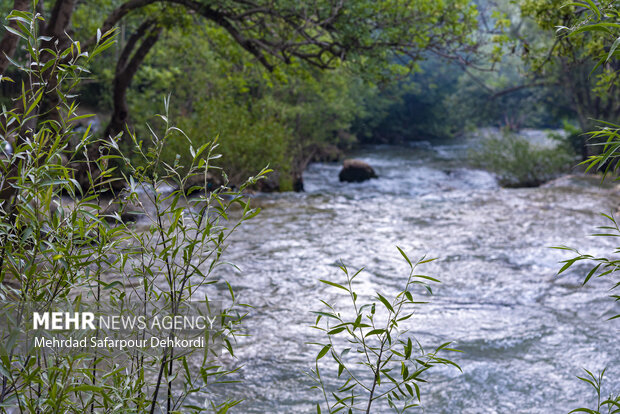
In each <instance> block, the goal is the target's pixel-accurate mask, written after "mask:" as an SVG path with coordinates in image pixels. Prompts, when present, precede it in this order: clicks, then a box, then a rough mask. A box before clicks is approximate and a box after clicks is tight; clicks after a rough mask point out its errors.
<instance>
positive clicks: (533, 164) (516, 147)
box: [469, 131, 575, 187]
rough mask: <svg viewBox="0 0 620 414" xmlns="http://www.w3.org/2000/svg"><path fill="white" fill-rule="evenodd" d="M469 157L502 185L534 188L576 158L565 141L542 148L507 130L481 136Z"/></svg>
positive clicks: (566, 167)
mask: <svg viewBox="0 0 620 414" xmlns="http://www.w3.org/2000/svg"><path fill="white" fill-rule="evenodd" d="M469 157H470V160H471V162H472V164H473V165H474V166H476V167H479V168H485V169H487V170H489V171H492V172H494V173H495V174H497V175H498V180H499V183H500V184H501V185H502V186H504V187H536V186H538V185H540V184H542V183H544V182H546V181H548V180H550V179H552V178H554V177H556V176H557V175H559V174H561V173H563V172H565V171H567V170H568V169H569V168H570V167H571V166H572V163H573V162H574V160H575V154H574V152H573V151H572V148H571V147H570V145H569V144H568V143H567V142H564V140H560V141H559V142H558V143H557V145H556V146H554V147H541V146H539V145H535V144H533V143H531V142H530V141H528V140H527V139H526V138H524V137H522V136H519V135H517V134H515V133H512V132H509V131H506V132H503V133H502V134H501V135H498V136H494V135H490V136H486V137H484V138H482V140H481V142H480V145H479V147H478V148H477V149H475V150H472V151H471V152H470V155H469Z"/></svg>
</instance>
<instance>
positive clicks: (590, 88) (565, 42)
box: [522, 0, 620, 131]
mask: <svg viewBox="0 0 620 414" xmlns="http://www.w3.org/2000/svg"><path fill="white" fill-rule="evenodd" d="M607 3H612V2H609V1H607V2H605V1H604V2H601V5H602V9H603V10H605V9H607V7H608V6H607V5H606V4H607ZM587 11H588V7H587V5H586V3H578V2H574V3H570V4H568V5H565V2H564V1H561V0H553V1H541V0H526V1H524V2H523V3H522V12H523V13H524V14H525V15H526V16H529V17H531V18H533V19H534V21H535V22H536V23H537V25H538V26H539V27H540V28H541V29H543V30H546V31H549V32H550V31H554V32H556V31H557V32H558V35H557V36H554V39H553V41H552V42H551V43H549V42H545V43H543V44H539V45H532V47H530V48H529V53H528V54H527V56H526V58H527V62H528V63H529V66H530V68H531V70H532V72H533V74H534V75H535V76H537V77H539V78H542V79H545V80H546V81H547V82H548V83H549V84H553V85H556V86H559V87H561V88H562V90H564V91H565V93H566V94H567V96H568V97H569V100H570V103H571V107H572V109H573V110H574V111H575V113H576V115H577V118H578V121H579V124H580V127H581V129H582V130H584V131H588V130H592V128H593V126H594V125H593V122H592V120H593V119H617V118H618V117H619V116H620V102H619V101H618V100H617V99H615V97H616V96H617V95H618V92H619V91H620V76H618V69H619V68H620V66H619V65H618V62H614V61H613V60H605V61H603V62H600V64H598V65H597V61H599V59H600V57H601V56H602V55H605V56H606V55H607V52H608V50H609V45H606V44H605V42H604V41H603V40H602V39H601V37H598V36H593V35H592V34H591V33H584V32H582V31H580V30H575V31H572V32H569V31H568V30H567V29H568V28H569V27H572V26H575V25H577V24H579V25H583V24H586V23H587V22H588V21H590V20H591V18H592V16H587V15H586V14H587ZM580 33H581V35H580Z"/></svg>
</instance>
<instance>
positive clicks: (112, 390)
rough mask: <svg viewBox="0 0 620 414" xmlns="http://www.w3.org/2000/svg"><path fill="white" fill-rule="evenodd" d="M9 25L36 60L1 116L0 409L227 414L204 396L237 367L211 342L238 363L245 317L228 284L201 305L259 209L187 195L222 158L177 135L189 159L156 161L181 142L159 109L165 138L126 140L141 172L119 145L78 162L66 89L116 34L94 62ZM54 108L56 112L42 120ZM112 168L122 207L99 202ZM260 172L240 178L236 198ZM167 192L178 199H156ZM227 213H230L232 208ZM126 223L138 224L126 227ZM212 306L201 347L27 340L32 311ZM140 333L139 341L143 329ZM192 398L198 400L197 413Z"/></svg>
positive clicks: (81, 150)
mask: <svg viewBox="0 0 620 414" xmlns="http://www.w3.org/2000/svg"><path fill="white" fill-rule="evenodd" d="M8 18H9V19H11V20H14V21H17V22H18V26H19V35H20V36H21V37H22V38H23V40H24V42H25V44H26V47H27V48H28V52H29V56H30V57H31V61H30V62H29V64H28V65H25V66H22V67H19V69H20V70H21V71H22V72H25V73H26V77H25V78H26V79H28V83H25V84H23V87H22V90H23V92H22V95H21V96H20V98H19V99H18V100H17V101H16V103H17V104H16V106H15V108H13V109H10V110H9V109H6V108H3V109H2V116H1V117H0V119H2V121H3V122H2V123H1V124H0V125H1V128H2V130H1V135H2V138H3V141H6V142H2V144H3V145H2V146H1V147H0V148H2V149H5V150H4V151H3V154H2V156H1V157H0V173H1V174H0V190H1V191H0V193H1V197H0V246H1V252H0V300H2V305H3V306H2V310H3V311H4V314H3V315H2V317H0V322H2V328H1V329H0V335H1V336H2V341H0V406H1V407H2V411H5V410H7V409H8V410H11V409H16V410H17V409H18V410H19V411H20V412H63V413H70V412H73V413H84V412H88V411H90V412H109V413H120V412H151V413H152V412H154V411H156V410H157V411H158V412H163V411H167V412H173V411H175V412H200V411H205V410H206V409H210V410H211V411H215V412H226V410H228V409H229V408H230V407H232V406H234V405H236V404H237V403H238V401H211V400H210V398H209V392H208V385H211V384H213V383H217V382H220V381H223V380H224V379H225V377H226V375H228V374H230V373H231V372H234V371H235V370H234V369H233V370H229V369H225V368H224V367H223V364H222V363H220V362H219V361H220V359H219V358H218V355H217V353H218V349H219V348H216V347H217V346H219V344H221V347H223V348H224V349H226V350H227V351H228V353H230V354H231V355H232V354H233V345H232V343H231V340H233V339H234V335H235V332H236V331H237V329H238V326H239V323H240V322H241V320H242V319H243V316H244V313H243V311H242V310H243V309H244V308H243V307H241V304H239V303H238V302H237V300H236V298H235V295H234V292H233V291H232V289H230V285H228V288H229V289H228V290H224V291H225V292H229V296H228V297H227V298H226V297H222V296H221V295H220V296H218V297H217V298H213V297H211V298H208V297H206V295H205V293H204V286H205V285H206V284H210V283H214V282H215V281H214V280H210V279H209V276H210V275H211V274H212V271H213V270H214V269H215V268H216V267H217V266H219V265H220V264H221V263H220V257H221V254H222V252H223V250H224V249H225V246H226V241H227V239H228V237H229V236H230V234H231V233H232V232H234V231H235V230H236V229H237V228H238V226H239V225H240V224H241V223H243V222H244V221H245V220H248V219H250V218H251V217H253V216H254V215H256V214H257V213H258V210H255V209H252V208H251V207H250V204H249V201H247V200H246V199H245V198H244V197H243V196H242V195H241V193H240V192H238V191H232V190H231V189H230V188H229V187H228V186H227V185H223V186H220V187H219V188H216V189H214V190H213V191H211V192H202V193H201V194H200V195H199V196H194V197H193V198H191V199H190V198H188V196H187V195H186V192H185V191H184V188H185V187H186V183H187V180H189V179H190V178H191V177H192V176H196V175H198V176H204V177H206V176H207V173H208V172H209V170H210V169H211V168H212V167H211V164H212V161H213V160H214V159H215V158H217V156H216V155H215V153H214V152H213V150H214V145H211V144H209V143H206V144H204V145H202V146H201V147H200V148H193V147H192V145H191V142H190V141H189V139H188V138H187V137H185V140H186V144H185V146H186V148H187V152H189V153H190V155H189V156H186V157H185V159H186V160H187V163H186V164H185V167H182V166H181V165H180V163H178V162H177V163H172V164H166V163H164V162H163V161H162V152H163V148H164V146H165V145H166V142H168V140H169V138H170V136H171V135H172V134H173V133H176V134H180V135H181V136H184V135H183V134H182V132H181V131H180V130H178V129H177V128H175V127H173V126H171V125H170V124H169V120H168V117H167V113H166V115H162V116H160V118H161V120H162V122H163V125H164V127H163V134H162V135H157V134H155V133H153V135H152V137H151V139H150V141H151V145H150V146H149V147H148V148H147V147H146V146H143V143H142V141H138V139H137V138H136V137H135V136H132V137H130V138H131V139H130V141H131V142H132V143H133V146H132V149H133V151H134V155H133V157H136V158H138V159H140V163H139V167H136V166H135V165H134V164H133V163H132V161H131V160H130V158H129V157H128V156H126V155H124V154H122V153H120V152H119V150H118V143H117V142H116V141H114V140H111V141H104V142H103V143H102V146H101V147H100V153H101V155H100V156H99V157H98V158H97V159H93V160H84V156H85V154H87V153H88V151H87V148H88V147H89V146H90V145H92V144H93V138H92V137H91V136H90V134H89V131H88V130H87V131H85V132H84V133H83V134H77V133H76V132H75V131H74V130H73V126H72V125H73V124H74V122H75V121H77V120H78V119H79V118H80V117H77V116H76V115H75V110H76V107H77V104H76V103H75V101H74V99H75V97H74V96H72V95H71V90H72V89H73V88H75V87H76V85H78V84H79V82H80V80H81V79H82V78H81V76H82V74H84V73H87V71H86V69H85V67H86V65H88V63H89V62H90V60H91V59H92V58H93V57H94V56H96V55H97V54H98V53H101V52H102V51H103V50H105V49H106V48H107V47H109V46H110V45H111V44H112V43H113V42H114V33H113V32H108V33H104V34H100V36H99V42H98V44H97V46H96V47H95V48H94V50H93V51H91V53H90V54H86V53H82V52H81V50H80V45H79V43H77V42H72V43H71V44H70V46H69V48H68V49H66V50H59V51H53V50H51V49H50V50H47V51H40V50H39V49H38V47H37V45H38V43H39V38H38V35H37V27H38V26H37V20H38V19H41V17H40V16H39V15H33V14H32V13H25V12H17V11H14V12H12V13H11V14H10V15H9V17H8ZM3 81H7V80H6V79H4V80H3ZM50 102H55V103H56V109H54V107H52V110H48V111H49V112H45V108H50V105H49V103H50ZM167 109H168V108H167V102H166V110H167ZM7 143H10V144H11V146H12V150H11V151H8V149H9V146H7V145H6V144H7ZM111 161H119V162H120V163H121V164H123V165H125V169H126V171H127V175H124V176H123V178H122V179H121V180H122V181H124V182H125V184H126V188H125V189H124V190H123V191H122V193H121V195H120V197H118V198H110V197H109V195H108V194H107V193H106V189H108V188H109V184H110V183H111V182H112V181H114V180H116V179H114V178H112V175H113V172H114V171H113V168H111V167H109V165H110V164H111ZM84 165H85V166H86V168H87V169H88V171H89V174H88V177H89V185H87V186H85V187H82V186H80V185H79V184H78V182H77V181H76V179H75V174H76V168H81V167H82V166H84ZM264 173H265V171H263V172H261V173H260V174H259V175H258V177H257V178H256V179H253V180H251V181H248V182H245V183H242V184H241V186H240V189H239V191H242V190H243V189H244V188H245V187H246V186H247V185H250V184H253V183H255V182H256V180H257V179H259V178H260V177H261V176H262V175H263V174H264ZM171 183H172V184H173V186H174V188H177V190H174V191H167V192H164V191H162V188H164V185H168V184H171ZM205 184H206V183H205ZM67 196H69V197H70V199H68V198H67ZM235 206H238V207H239V208H236V210H235V211H234V212H232V211H233V207H235ZM129 211H130V213H131V214H129V215H128V214H127V213H128V212H129ZM131 215H133V217H134V218H138V219H139V221H138V223H135V224H132V223H131V222H129V221H128V220H127V217H128V216H131ZM220 283H222V284H224V285H226V284H227V283H225V282H224V281H221V282H220ZM201 289H202V290H201ZM214 299H215V300H216V301H219V302H221V304H220V305H219V306H218V308H219V310H217V311H216V313H215V315H216V317H217V322H218V323H217V324H216V325H215V328H214V329H212V330H211V331H209V335H210V336H209V337H208V338H206V340H207V341H208V342H207V345H208V346H207V347H206V348H204V349H190V350H182V351H178V350H177V348H174V347H172V346H169V345H166V346H163V347H155V348H150V347H146V348H145V347H135V348H122V347H121V348H119V349H114V350H110V349H107V348H95V349H84V347H80V348H79V349H77V350H71V349H69V350H67V349H64V350H63V349H61V348H58V347H51V348H44V347H37V346H36V345H35V346H34V347H33V346H31V345H32V344H31V342H30V341H31V339H32V338H31V337H30V335H32V333H33V331H32V329H31V325H29V324H30V323H31V319H32V316H33V312H34V311H36V312H48V311H51V310H55V309H64V310H65V311H74V312H80V311H83V310H84V309H90V310H95V311H97V312H100V311H102V310H104V309H108V310H112V311H114V312H118V313H119V314H120V315H125V314H127V313H128V312H129V315H130V316H131V315H133V312H136V311H139V310H140V309H136V304H139V305H144V308H145V310H144V311H145V312H146V306H147V303H148V304H151V305H152V306H153V309H150V310H149V311H152V312H154V314H155V315H161V316H169V317H174V316H177V315H180V312H181V310H182V309H184V307H186V306H187V305H190V304H191V303H196V301H201V302H205V303H206V305H207V306H209V304H210V303H211V304H212V306H215V305H214V303H215V301H214ZM149 316H153V315H152V314H149ZM93 331H94V336H93V337H94V338H98V339H102V338H103V336H104V335H105V331H104V330H103V329H102V328H101V326H97V328H96V329H94V330H93ZM93 331H90V333H93ZM87 333H88V332H82V331H69V332H65V331H62V332H60V333H58V335H65V337H69V336H70V335H77V337H81V336H84V335H86V334H87ZM52 334H53V333H50V332H44V333H43V335H44V336H46V337H48V336H49V335H52ZM180 334H181V332H180V331H177V330H176V329H175V328H171V329H167V330H166V338H167V339H170V340H173V339H175V338H178V337H179V335H180ZM80 335H81V336H80ZM139 335H140V336H139V337H140V338H145V336H144V335H146V333H144V332H142V333H140V334H139ZM35 343H36V342H35ZM190 365H191V367H192V368H191V369H190V368H189V367H190ZM223 377H224V378H223ZM197 396H199V398H198V397H197ZM198 399H200V400H201V401H206V403H205V405H204V406H202V405H201V406H197V405H196V404H195V401H197V400H198Z"/></svg>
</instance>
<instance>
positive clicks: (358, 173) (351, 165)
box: [338, 160, 377, 183]
mask: <svg viewBox="0 0 620 414" xmlns="http://www.w3.org/2000/svg"><path fill="white" fill-rule="evenodd" d="M338 178H340V181H346V182H349V183H361V182H362V181H366V180H370V179H371V178H377V174H376V173H375V170H373V169H372V167H371V166H370V165H368V164H367V163H365V162H364V161H360V160H344V165H343V167H342V170H340V174H339V175H338Z"/></svg>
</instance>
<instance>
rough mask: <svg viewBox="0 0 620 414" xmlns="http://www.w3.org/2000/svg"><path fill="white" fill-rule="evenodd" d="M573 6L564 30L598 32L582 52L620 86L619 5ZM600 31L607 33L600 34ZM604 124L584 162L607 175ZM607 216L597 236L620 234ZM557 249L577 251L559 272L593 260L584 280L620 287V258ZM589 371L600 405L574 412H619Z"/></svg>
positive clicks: (615, 141) (613, 140)
mask: <svg viewBox="0 0 620 414" xmlns="http://www.w3.org/2000/svg"><path fill="white" fill-rule="evenodd" d="M569 5H570V7H576V8H577V9H579V10H580V12H579V14H580V16H579V19H578V20H577V24H576V25H575V26H574V27H572V28H570V29H568V28H566V27H564V28H563V29H567V30H569V32H570V34H569V36H570V37H571V39H572V38H574V39H576V40H575V41H576V42H586V41H585V40H584V38H585V37H584V36H583V34H584V33H592V34H594V36H592V38H591V40H590V43H581V46H580V48H581V52H583V53H585V54H586V55H587V56H590V57H593V58H595V59H597V60H598V62H597V63H596V65H595V66H594V69H593V70H592V72H594V71H595V70H596V68H598V67H601V66H607V67H605V69H604V70H605V73H604V74H603V76H601V75H599V82H603V83H604V84H605V85H606V87H607V88H606V90H607V91H608V92H611V91H613V90H615V88H616V87H617V79H618V74H619V73H620V72H619V71H618V70H617V68H614V67H613V66H612V65H611V63H612V62H613V61H611V59H612V58H617V57H618V56H620V54H619V53H618V52H617V46H618V44H620V41H619V40H618V39H617V38H616V37H617V35H618V32H619V29H620V10H619V9H618V4H617V3H616V2H603V3H602V4H600V5H596V4H595V3H594V2H592V1H589V0H586V1H585V2H583V3H582V2H574V3H570V4H569ZM600 34H602V35H603V36H599V35H600ZM606 38H607V39H606ZM607 41H612V42H613V43H612V45H611V47H610V48H609V50H606V49H605V48H604V47H597V45H599V44H602V45H604V44H605V43H606V42H607ZM610 71H611V72H613V74H612V76H608V75H609V74H610V73H611V72H610ZM606 98H607V99H609V100H611V101H614V102H615V101H617V96H614V95H609V96H607V97H606ZM603 124H604V125H605V127H603V128H600V129H598V130H595V131H592V132H590V133H589V135H590V137H591V139H594V140H595V142H594V143H593V144H591V145H593V146H597V147H600V148H601V151H597V153H596V154H595V155H592V156H590V157H589V158H588V159H587V160H585V161H583V162H582V164H583V165H587V168H586V170H587V171H589V170H602V171H603V178H604V177H605V176H606V175H607V174H608V173H609V172H612V171H613V172H616V171H617V169H618V162H617V157H618V154H617V150H618V148H620V139H619V138H620V136H619V135H618V131H619V127H618V126H617V125H614V124H611V123H607V122H604V123H603ZM603 216H604V217H605V218H607V219H608V220H609V222H610V225H608V226H602V227H599V229H600V230H601V231H602V232H601V233H597V234H595V236H599V237H618V236H620V228H619V227H618V224H617V222H616V220H615V219H614V217H613V216H611V215H606V214H603ZM556 248H558V249H563V250H569V251H572V252H573V253H575V254H576V256H574V257H573V258H571V259H568V260H565V261H564V262H563V263H564V265H563V266H562V268H561V269H560V271H559V273H562V272H564V271H566V270H567V269H569V268H570V267H572V266H573V265H574V264H575V263H577V262H580V261H584V260H585V261H590V262H593V263H594V265H593V267H592V268H591V269H590V271H589V272H588V274H587V275H586V276H585V278H584V282H583V283H584V285H585V284H586V283H588V281H590V280H591V279H592V278H593V277H595V276H596V277H606V278H609V279H611V282H612V283H613V286H612V288H611V290H612V291H613V290H615V289H617V288H618V286H620V281H618V280H614V279H617V277H618V274H617V271H618V265H619V264H620V261H618V260H616V259H613V258H608V257H595V256H592V255H589V254H583V253H580V252H579V250H578V249H575V248H570V247H566V246H560V247H556ZM617 252H618V249H616V250H615V251H614V253H617ZM611 298H613V299H614V300H615V301H616V302H617V301H620V296H619V295H611ZM618 318H620V314H618V315H613V316H612V317H611V318H610V319H611V320H613V319H618ZM586 373H587V374H588V377H578V378H579V379H580V380H582V381H584V382H586V383H588V384H590V385H591V386H592V387H593V389H594V391H595V392H596V395H597V404H596V408H594V409H591V408H577V409H575V410H573V411H571V413H574V412H583V413H590V414H600V413H602V411H601V410H602V409H603V408H605V407H606V408H607V412H608V413H619V412H620V393H619V394H617V396H615V397H614V396H613V394H612V395H610V396H609V398H608V399H606V400H604V401H601V387H602V381H603V375H604V373H605V370H603V371H602V372H601V373H600V374H599V375H598V376H595V375H594V374H592V373H591V372H590V371H588V370H586Z"/></svg>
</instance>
